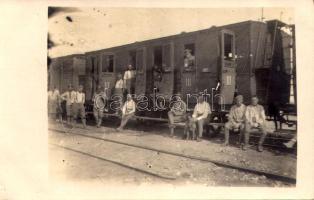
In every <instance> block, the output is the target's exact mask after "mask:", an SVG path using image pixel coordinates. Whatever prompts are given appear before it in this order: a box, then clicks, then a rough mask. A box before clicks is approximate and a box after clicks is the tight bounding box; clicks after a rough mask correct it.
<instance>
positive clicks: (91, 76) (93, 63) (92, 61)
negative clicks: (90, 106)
mask: <svg viewBox="0 0 314 200" xmlns="http://www.w3.org/2000/svg"><path fill="white" fill-rule="evenodd" d="M98 66H99V59H98V56H97V55H89V56H87V77H86V84H85V86H86V88H85V89H86V97H87V99H88V100H91V98H92V95H93V94H94V92H95V90H96V87H97V85H98V82H99V75H98V74H99V67H98Z"/></svg>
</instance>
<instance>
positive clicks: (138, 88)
mask: <svg viewBox="0 0 314 200" xmlns="http://www.w3.org/2000/svg"><path fill="white" fill-rule="evenodd" d="M134 53H135V54H133V55H130V56H131V61H132V62H133V63H135V68H136V82H135V94H136V95H137V96H138V95H144V94H145V92H146V47H143V48H138V49H136V51H134ZM132 57H133V58H132ZM134 59H135V61H134ZM131 64H132V63H131ZM133 66H134V64H133Z"/></svg>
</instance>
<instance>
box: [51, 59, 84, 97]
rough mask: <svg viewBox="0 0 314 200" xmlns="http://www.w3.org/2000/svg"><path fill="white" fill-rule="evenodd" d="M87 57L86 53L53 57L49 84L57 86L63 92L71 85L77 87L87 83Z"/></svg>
mask: <svg viewBox="0 0 314 200" xmlns="http://www.w3.org/2000/svg"><path fill="white" fill-rule="evenodd" d="M86 78H87V76H86V59H85V55H84V54H74V55H69V56H63V57H58V58H53V59H51V64H50V67H49V71H48V86H49V87H51V88H53V87H56V88H58V89H59V90H60V92H61V93H63V92H65V91H66V90H67V88H68V86H69V85H71V86H72V87H74V88H77V87H78V85H85V84H86Z"/></svg>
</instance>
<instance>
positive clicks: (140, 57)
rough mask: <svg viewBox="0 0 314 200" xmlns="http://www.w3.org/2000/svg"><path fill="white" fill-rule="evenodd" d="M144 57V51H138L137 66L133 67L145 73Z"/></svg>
mask: <svg viewBox="0 0 314 200" xmlns="http://www.w3.org/2000/svg"><path fill="white" fill-rule="evenodd" d="M143 56H144V50H143V49H140V50H137V53H136V56H135V64H134V65H133V66H134V69H136V70H137V71H138V72H143V67H144V60H143Z"/></svg>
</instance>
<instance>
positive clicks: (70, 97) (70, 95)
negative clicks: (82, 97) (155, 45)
mask: <svg viewBox="0 0 314 200" xmlns="http://www.w3.org/2000/svg"><path fill="white" fill-rule="evenodd" d="M61 98H62V99H63V100H65V101H66V104H67V105H71V104H73V103H74V101H75V98H76V92H75V91H72V92H69V91H67V92H65V93H63V94H62V95H61Z"/></svg>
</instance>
